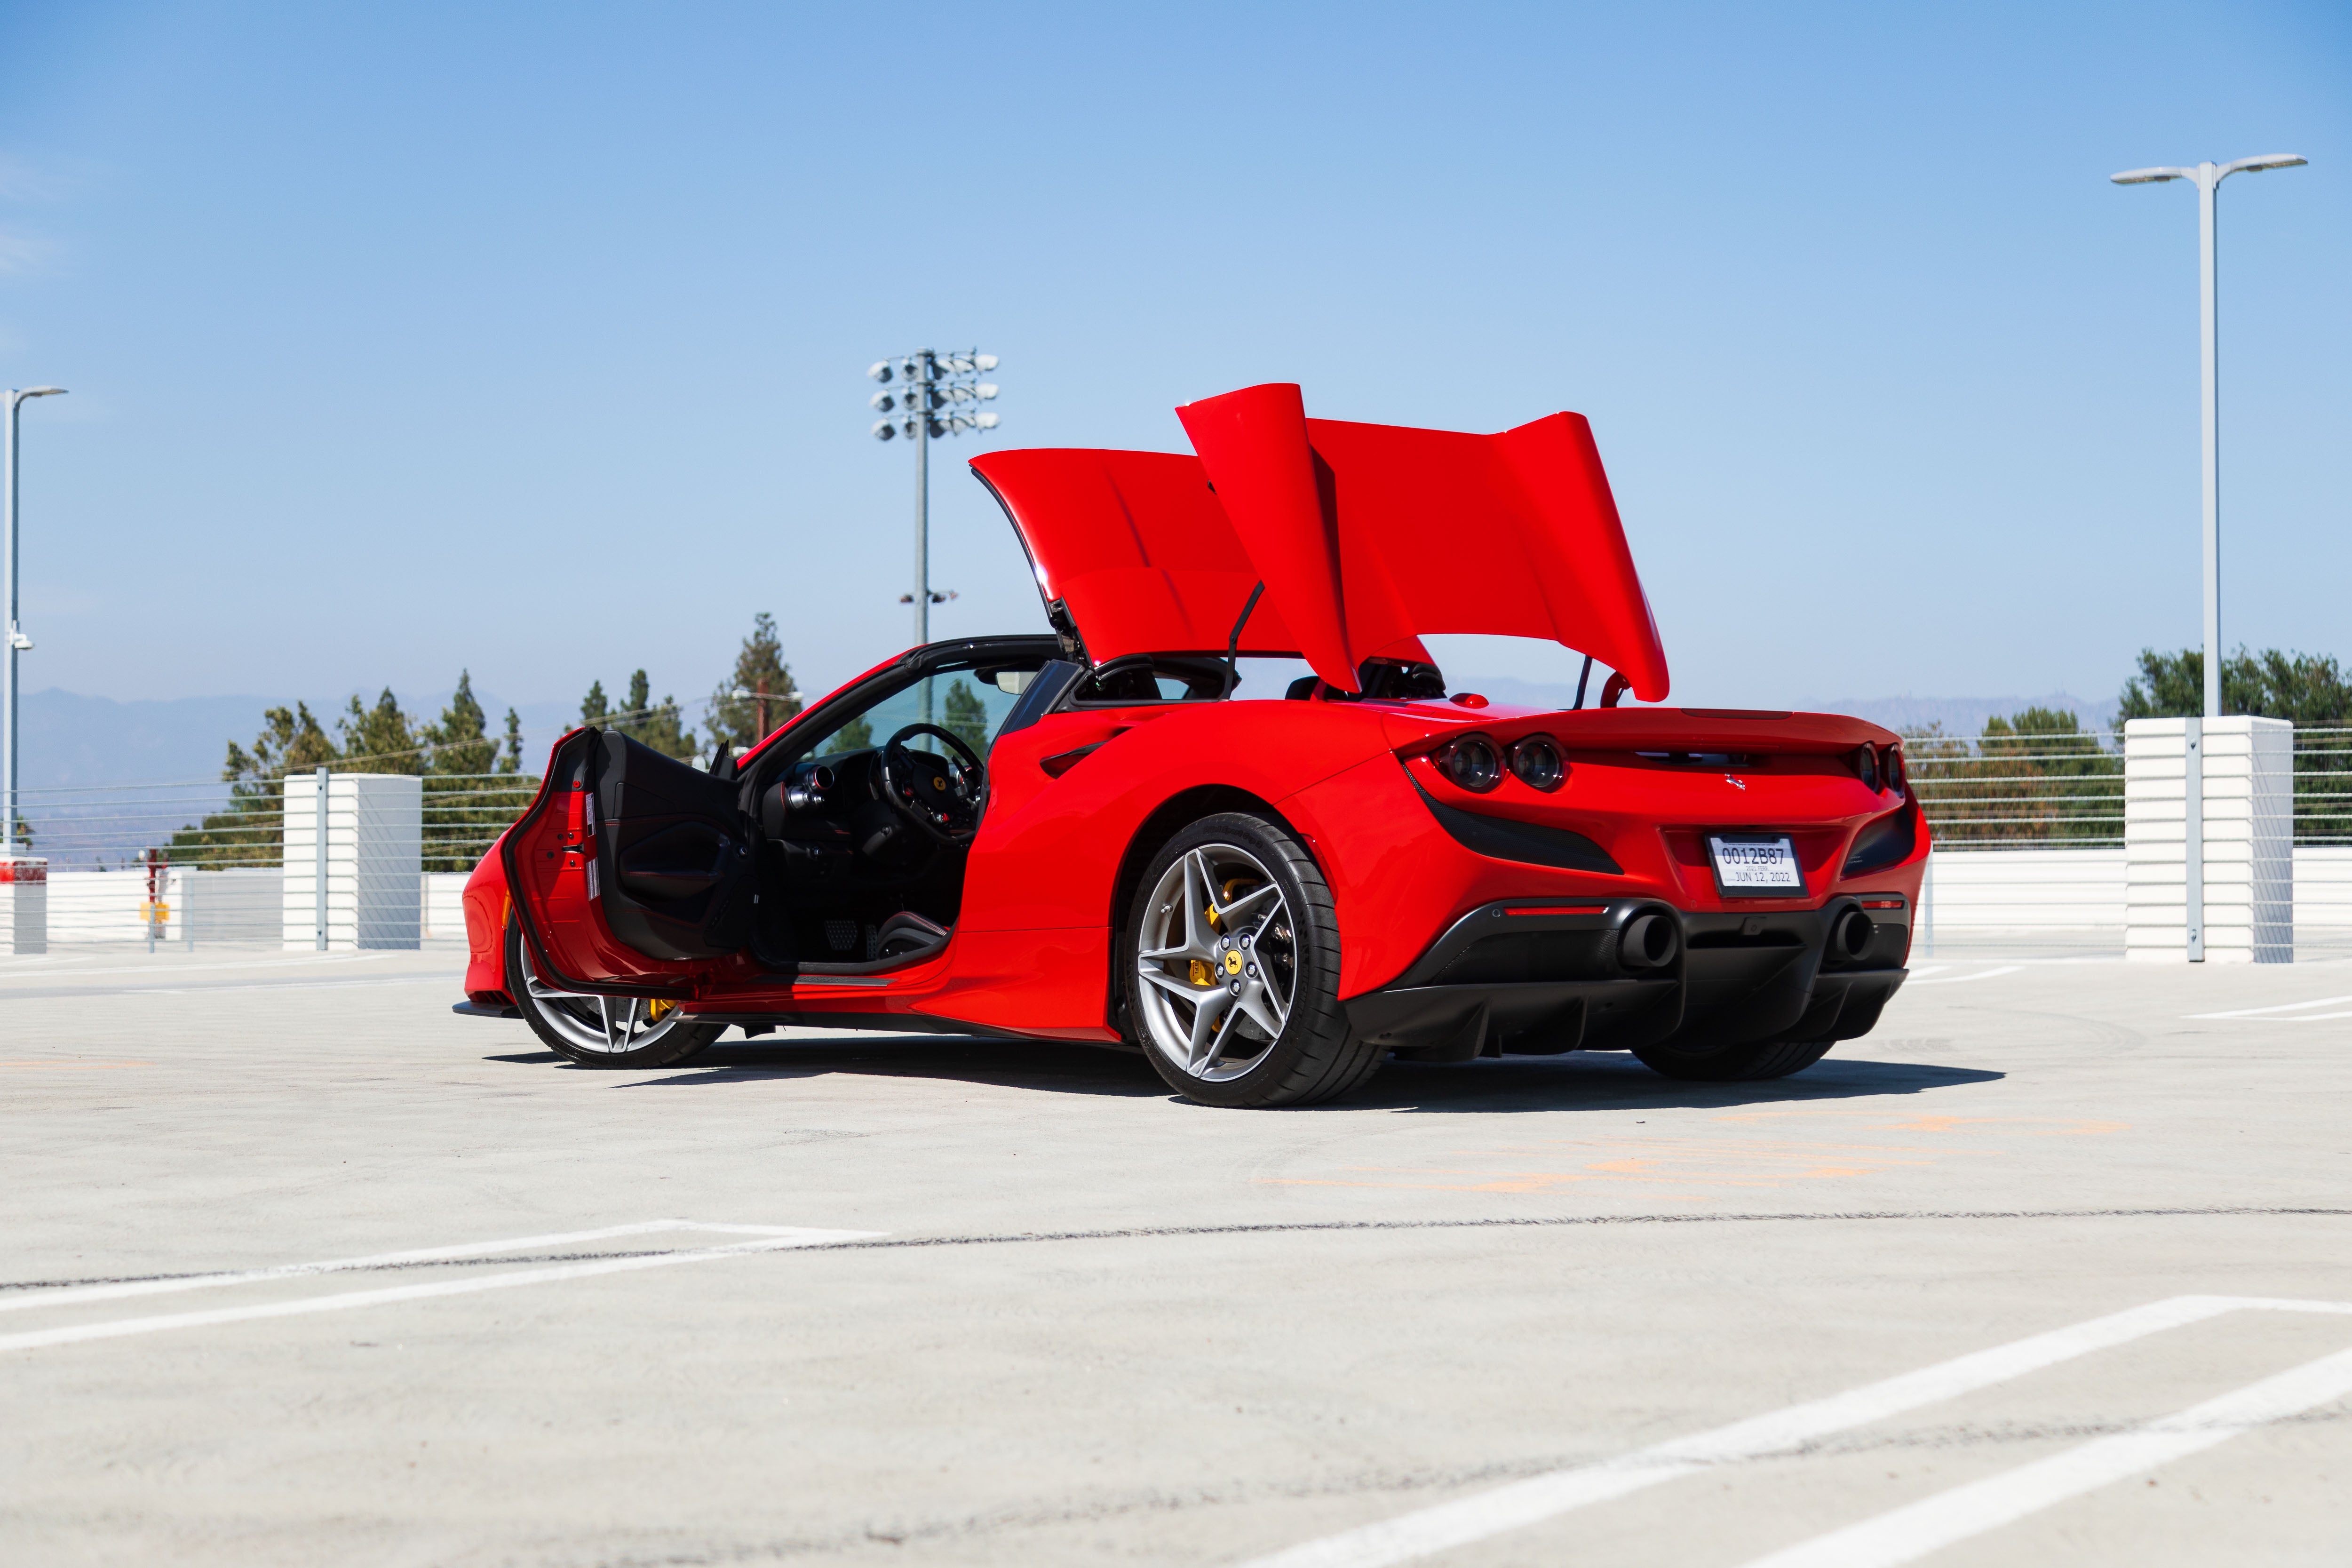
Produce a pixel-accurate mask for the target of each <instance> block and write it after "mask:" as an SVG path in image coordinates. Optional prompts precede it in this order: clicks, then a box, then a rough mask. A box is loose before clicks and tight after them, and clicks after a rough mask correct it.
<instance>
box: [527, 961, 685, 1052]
mask: <svg viewBox="0 0 2352 1568" xmlns="http://www.w3.org/2000/svg"><path fill="white" fill-rule="evenodd" d="M519 956H520V958H521V960H522V984H523V989H524V991H526V992H527V993H529V995H530V1005H531V1006H532V1007H533V1008H534V1009H536V1010H537V1012H538V1014H539V1016H541V1018H543V1019H545V1020H546V1021H547V1026H548V1027H550V1028H551V1029H553V1030H554V1031H555V1032H556V1033H557V1034H559V1035H561V1036H562V1037H563V1038H564V1042H565V1043H566V1044H567V1045H570V1046H572V1047H574V1048H575V1049H578V1050H583V1051H593V1052H595V1053H597V1054H598V1055H601V1056H614V1057H617V1056H624V1055H626V1054H627V1053H628V1052H630V1051H640V1050H643V1049H645V1048H646V1047H647V1046H650V1045H653V1044H655V1043H656V1042H658V1041H661V1040H665V1039H667V1038H668V1037H670V1036H671V1035H672V1034H674V1033H676V1032H677V1030H679V1029H682V1028H691V1027H692V1026H693V1022H692V1020H691V1019H689V1018H688V1016H686V1014H685V1013H684V1012H683V1011H682V1010H681V1009H679V1008H678V1007H677V1006H676V1005H673V1004H670V1003H667V1002H655V1001H651V1000H648V999H647V998H646V997H643V996H596V995H591V994H588V993H585V992H581V991H558V990H557V989H556V988H555V987H554V986H552V985H549V984H545V983H543V982H542V981H541V979H540V978H539V976H538V974H537V973H534V972H533V971H532V969H531V965H530V943H529V942H525V943H523V944H522V950H521V952H520V955H519Z"/></svg>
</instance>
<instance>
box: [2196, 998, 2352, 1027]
mask: <svg viewBox="0 0 2352 1568" xmlns="http://www.w3.org/2000/svg"><path fill="white" fill-rule="evenodd" d="M2346 1002H2352V996H2317V997H2314V998H2313V999H2312V1000H2310V1001H2308V1002H2283V1003H2281V1004H2280V1005H2277V1006H2275V1007H2239V1008H2236V1009H2234V1010H2232V1011H2231V1012H2227V1013H2189V1014H2185V1015H2183V1016H2186V1017H2190V1018H2270V1019H2271V1021H2272V1022H2273V1023H2277V1024H2316V1023H2318V1022H2319V1021H2320V1020H2321V1019H2323V1018H2352V1013H2317V1014H2314V1013H2312V1012H2311V1011H2310V1009H2312V1008H2314V1007H2334V1006H2336V1005H2340V1004H2342V1003H2346ZM2281 1013H2302V1014H2305V1016H2303V1017H2300V1018H2282V1017H2275V1016H2273V1015H2276V1014H2281Z"/></svg>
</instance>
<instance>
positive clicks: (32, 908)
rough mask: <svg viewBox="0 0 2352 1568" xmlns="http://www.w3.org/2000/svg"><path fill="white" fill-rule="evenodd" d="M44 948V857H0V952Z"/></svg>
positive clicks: (46, 874) (46, 931)
mask: <svg viewBox="0 0 2352 1568" xmlns="http://www.w3.org/2000/svg"><path fill="white" fill-rule="evenodd" d="M48 951H49V863H48V861H47V860H46V859H44V858H40V857H38V856H30V855H26V856H10V857H7V858H0V952H7V953H26V954H31V953H36V952H48Z"/></svg>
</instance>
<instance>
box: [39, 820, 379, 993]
mask: <svg viewBox="0 0 2352 1568" xmlns="http://www.w3.org/2000/svg"><path fill="white" fill-rule="evenodd" d="M333 820H334V819H333V817H332V816H329V818H328V822H329V825H330V826H332V824H333ZM391 956H393V955H392V954H391V953H389V952H343V953H324V954H310V953H305V954H304V955H303V956H301V957H299V958H247V959H226V960H223V961H221V962H218V963H174V962H173V961H172V960H171V959H170V958H168V957H165V958H162V959H160V960H150V961H149V962H148V963H122V964H117V965H115V966H113V967H112V968H110V969H78V970H75V971H74V976H73V977H74V978H75V979H76V980H80V979H83V978H84V977H86V976H88V975H92V974H163V975H173V974H195V973H212V972H215V971H220V970H230V969H315V968H318V967H320V965H323V964H330V963H383V961H384V960H385V959H387V958H390V957H391ZM98 957H99V955H98V954H96V953H78V954H75V955H73V956H71V957H60V956H57V955H51V956H49V957H47V958H25V959H8V960H5V961H0V982H5V981H7V980H10V979H14V978H16V971H17V966H18V965H19V964H22V965H23V966H25V967H26V968H27V969H30V968H32V967H34V966H35V965H41V966H44V967H45V968H62V967H65V966H66V965H68V964H76V963H96V962H97V960H98ZM43 977H44V976H43V975H40V974H33V975H28V976H26V978H29V979H40V978H43Z"/></svg>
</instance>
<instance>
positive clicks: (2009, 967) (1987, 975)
mask: <svg viewBox="0 0 2352 1568" xmlns="http://www.w3.org/2000/svg"><path fill="white" fill-rule="evenodd" d="M2024 967H2025V965H2023V964H2021V963H2005V964H2002V965H2001V966H2000V968H1999V969H1979V970H1978V971H1977V972H1976V973H1974V974H1942V975H1938V976H1937V978H1935V979H1933V980H1922V979H1920V978H1919V977H1918V976H1917V975H1916V974H1915V975H1913V976H1912V977H1911V979H1910V981H1909V983H1908V984H1913V985H1958V984H1960V983H1961V982H1962V981H1967V980H1990V979H1991V978H1992V977H1993V976H1994V975H1996V974H2015V973H2017V972H2018V971H2019V970H2021V969H2023V968H2024Z"/></svg>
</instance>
